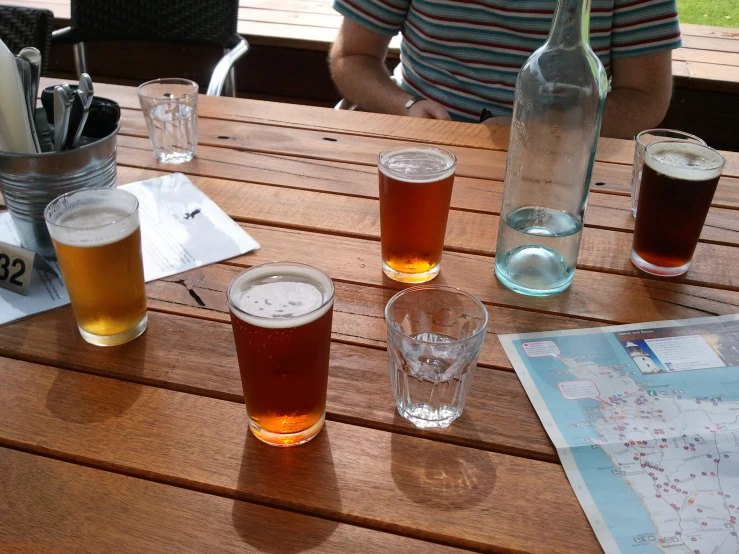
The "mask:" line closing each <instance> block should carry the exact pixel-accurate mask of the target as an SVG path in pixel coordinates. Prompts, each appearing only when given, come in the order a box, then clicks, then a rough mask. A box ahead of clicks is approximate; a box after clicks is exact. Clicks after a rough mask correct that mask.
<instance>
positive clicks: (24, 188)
mask: <svg viewBox="0 0 739 554" xmlns="http://www.w3.org/2000/svg"><path fill="white" fill-rule="evenodd" d="M119 129H120V125H118V126H117V127H116V129H115V131H113V132H112V133H111V134H110V135H108V136H107V137H105V138H102V139H99V140H97V141H95V142H92V143H90V144H86V145H85V146H81V147H79V148H76V149H74V150H67V151H65V152H47V153H44V154H35V155H28V154H9V153H7V152H0V190H2V193H3V196H4V197H5V204H6V206H7V207H8V211H9V212H10V215H11V217H12V218H13V223H14V224H15V228H16V231H17V232H18V237H19V238H20V240H21V245H23V247H24V248H28V249H30V250H34V251H35V252H38V253H39V254H41V255H42V256H52V257H53V256H54V246H53V245H52V242H51V238H50V237H49V231H48V229H47V228H46V222H45V221H44V209H45V208H46V205H47V204H48V203H49V202H51V201H52V200H54V198H56V197H57V196H60V195H62V194H64V193H65V192H72V191H74V190H79V189H83V188H113V187H115V186H116V181H117V172H116V137H117V135H118V130H119Z"/></svg>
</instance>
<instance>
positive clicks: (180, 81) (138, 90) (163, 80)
mask: <svg viewBox="0 0 739 554" xmlns="http://www.w3.org/2000/svg"><path fill="white" fill-rule="evenodd" d="M157 83H158V84H167V83H170V84H173V85H174V84H178V85H192V87H193V90H192V91H190V92H187V93H185V94H180V95H177V96H175V95H172V96H167V97H164V96H151V95H149V94H146V93H145V92H143V88H144V87H145V86H148V85H153V84H157ZM199 90H200V86H199V85H198V84H197V83H196V82H195V81H192V80H190V79H184V78H180V77H160V78H158V79H152V80H151V81H146V82H145V83H141V84H140V85H139V86H138V87H136V93H137V94H138V95H139V96H140V97H142V98H148V99H150V100H155V101H157V100H181V99H184V98H188V97H190V96H193V95H194V96H197V95H198V92H199Z"/></svg>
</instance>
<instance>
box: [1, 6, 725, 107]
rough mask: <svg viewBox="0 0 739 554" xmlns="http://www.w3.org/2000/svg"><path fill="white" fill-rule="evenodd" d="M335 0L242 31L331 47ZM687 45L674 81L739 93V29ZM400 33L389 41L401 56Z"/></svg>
mask: <svg viewBox="0 0 739 554" xmlns="http://www.w3.org/2000/svg"><path fill="white" fill-rule="evenodd" d="M0 4H14V5H22V6H28V7H36V8H44V9H49V10H51V11H53V12H54V15H55V22H56V26H59V27H61V26H66V25H68V24H69V18H70V4H69V0H0ZM332 5H333V0H239V6H240V7H239V25H238V32H239V33H241V34H242V35H243V36H245V37H246V38H247V40H248V41H249V42H250V43H251V44H254V45H264V46H278V47H287V48H297V49H305V50H318V51H328V49H329V48H330V46H331V44H332V43H333V41H334V39H335V38H336V33H337V31H338V28H339V25H340V24H341V15H339V14H338V13H337V12H336V11H334V9H333V7H332ZM680 28H681V31H682V34H683V47H682V48H679V49H677V50H675V51H674V53H673V65H672V72H673V75H674V76H675V85H676V86H677V87H680V88H692V89H701V90H710V91H718V92H739V29H732V28H728V27H710V26H706V25H693V24H682V25H681V26H680ZM399 47H400V37H399V36H397V37H395V38H394V39H393V41H392V42H391V44H390V51H389V57H390V58H391V59H397V58H398V55H399Z"/></svg>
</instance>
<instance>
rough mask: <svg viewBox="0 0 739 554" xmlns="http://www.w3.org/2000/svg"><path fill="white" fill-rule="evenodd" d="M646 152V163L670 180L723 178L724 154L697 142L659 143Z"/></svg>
mask: <svg viewBox="0 0 739 554" xmlns="http://www.w3.org/2000/svg"><path fill="white" fill-rule="evenodd" d="M647 149H648V152H649V155H648V156H647V155H645V156H644V163H645V164H646V165H648V166H649V167H651V168H652V169H653V170H654V171H656V172H657V173H661V174H662V175H664V176H665V177H669V178H671V179H681V180H683V181H707V180H709V179H715V178H716V177H718V176H719V175H721V170H722V169H723V167H724V158H723V156H721V154H719V153H718V152H716V151H715V150H712V149H711V148H707V147H705V146H703V145H700V144H697V143H694V142H676V141H665V142H656V143H652V144H650V145H649V146H647Z"/></svg>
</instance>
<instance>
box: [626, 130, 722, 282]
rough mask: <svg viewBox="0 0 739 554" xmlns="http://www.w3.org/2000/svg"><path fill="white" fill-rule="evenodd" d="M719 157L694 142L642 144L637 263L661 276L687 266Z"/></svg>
mask: <svg viewBox="0 0 739 554" xmlns="http://www.w3.org/2000/svg"><path fill="white" fill-rule="evenodd" d="M724 163H725V160H724V158H723V156H722V155H721V154H719V153H718V152H717V151H716V150H714V149H713V148H709V147H708V146H704V145H702V144H698V143H694V142H676V141H662V142H653V143H651V144H650V145H648V146H647V148H646V149H645V150H644V169H643V171H642V180H641V190H640V192H639V203H638V206H637V211H636V225H635V227H634V242H633V245H632V248H631V261H632V262H633V264H634V265H635V266H636V267H638V268H639V269H641V270H642V271H646V272H647V273H651V274H652V275H660V276H664V277H674V276H676V275H682V274H683V273H685V272H686V271H687V270H688V268H689V267H690V260H691V259H692V258H693V252H695V247H696V246H697V245H698V238H699V237H700V234H701V231H702V229H703V223H705V221H706V216H707V215H708V209H709V208H710V207H711V201H712V200H713V195H714V193H715V192H716V185H718V180H719V177H721V171H722V169H723V167H724Z"/></svg>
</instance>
